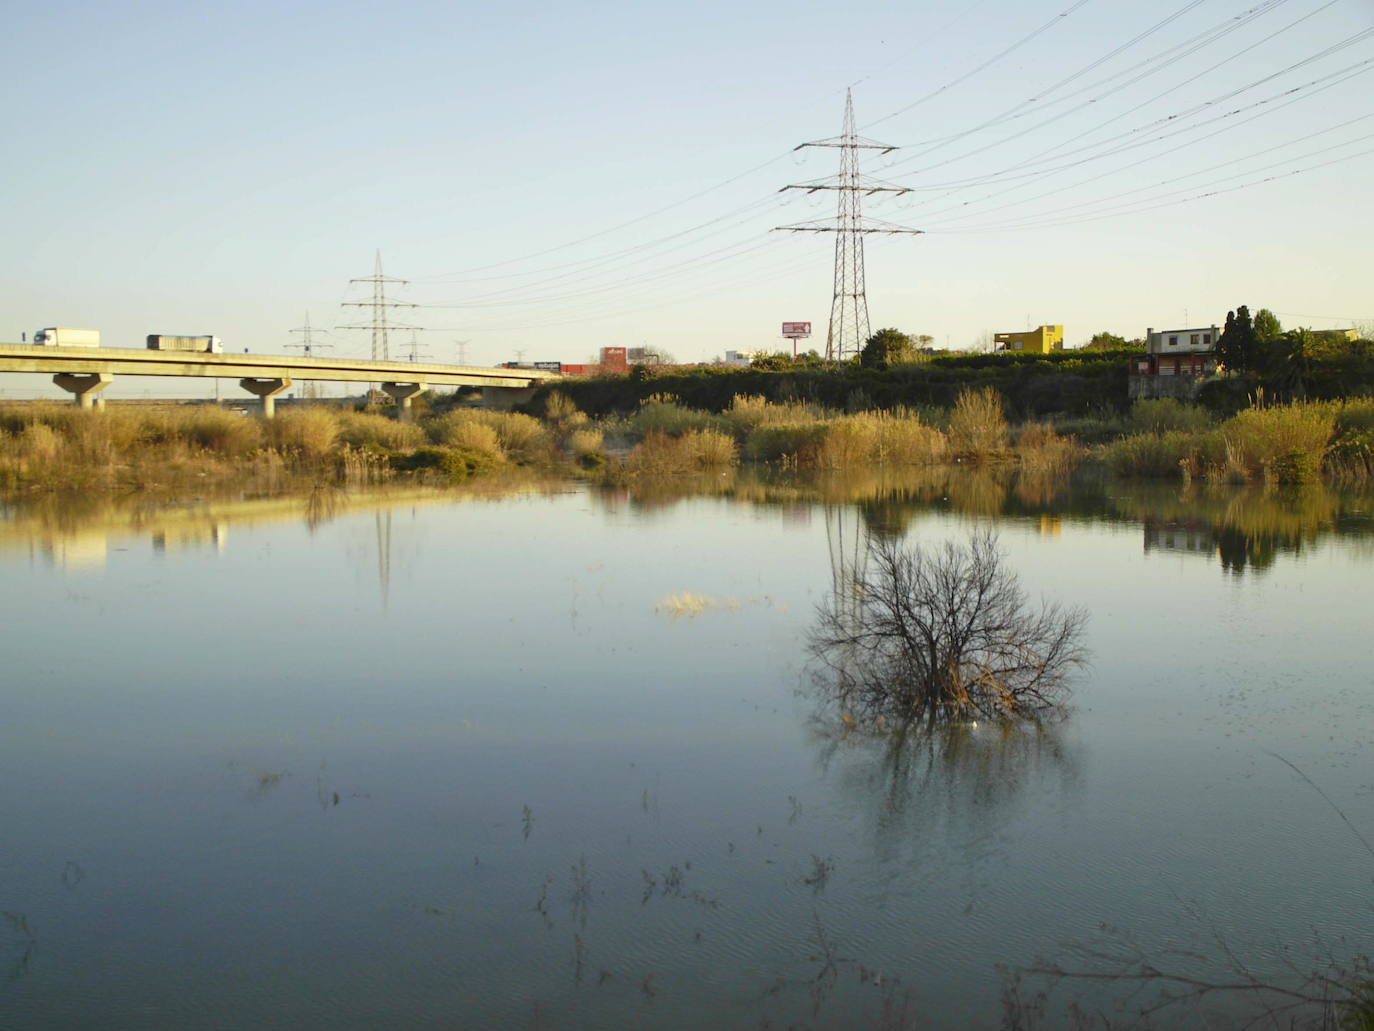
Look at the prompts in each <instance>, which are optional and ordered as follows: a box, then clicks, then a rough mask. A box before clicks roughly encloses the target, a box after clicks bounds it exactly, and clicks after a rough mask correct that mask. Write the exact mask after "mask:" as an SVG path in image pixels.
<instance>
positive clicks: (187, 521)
mask: <svg viewBox="0 0 1374 1031" xmlns="http://www.w3.org/2000/svg"><path fill="white" fill-rule="evenodd" d="M569 489H570V484H569V482H568V481H567V480H566V479H547V478H539V477H538V476H536V475H534V474H532V473H528V472H522V471H517V472H516V473H513V474H512V475H509V476H505V475H503V476H493V477H488V478H483V479H479V480H476V481H473V482H471V483H469V484H464V485H462V486H461V487H459V488H450V489H448V490H438V489H418V490H417V489H409V488H407V489H396V490H382V491H369V492H348V491H344V490H339V489H336V488H332V487H329V488H316V489H313V490H311V491H310V492H308V493H306V494H288V495H277V496H271V497H257V498H244V497H242V495H238V496H234V495H225V496H212V497H192V498H182V499H180V500H179V501H176V502H169V501H167V500H166V499H160V500H156V501H155V500H149V499H147V498H143V497H136V498H129V497H115V496H111V495H101V494H85V495H80V494H78V495H68V494H46V495H33V496H24V497H17V498H16V497H12V498H7V499H3V500H0V550H4V549H13V548H18V549H23V550H27V551H29V552H30V553H35V554H41V555H43V556H44V557H45V558H46V559H47V560H48V561H50V562H51V563H52V564H54V565H56V566H58V567H59V568H64V569H71V570H80V569H98V568H103V567H104V564H105V561H106V555H107V553H108V552H110V551H113V550H117V549H118V548H119V547H121V546H122V543H123V541H124V540H126V539H127V538H129V537H131V536H142V537H145V538H147V539H149V540H150V541H151V542H152V544H153V546H154V547H155V548H156V549H157V550H171V549H173V548H200V547H210V548H213V549H214V550H216V551H220V552H223V551H224V550H225V547H226V542H227V539H228V532H229V528H230V525H231V524H254V523H260V522H276V521H290V520H301V519H304V521H305V523H306V525H307V526H310V527H311V528H315V527H318V526H320V525H322V524H324V523H326V522H329V521H330V520H333V519H335V518H337V517H338V516H339V515H341V514H342V513H344V512H347V511H358V510H360V509H363V510H367V509H377V510H382V509H385V508H388V507H391V506H393V505H395V504H398V503H411V502H418V501H422V500H428V501H435V502H453V501H461V500H467V499H471V498H479V497H499V496H503V495H509V494H512V493H539V494H545V495H549V494H557V493H563V492H566V491H568V490H569ZM572 489H576V488H575V487H573V488H572ZM591 491H592V493H593V496H594V497H595V498H596V499H597V500H598V502H599V504H601V505H602V506H604V507H605V508H607V509H608V510H612V511H614V510H618V509H619V508H621V507H624V506H629V507H630V508H632V509H634V510H635V511H636V512H638V513H643V512H644V511H649V510H666V509H668V508H670V507H671V506H674V505H676V504H679V503H681V502H683V501H685V500H687V499H689V498H700V497H722V498H728V499H731V500H734V501H740V502H745V503H750V504H757V505H761V506H765V507H772V508H776V509H778V510H779V511H780V513H781V514H782V517H783V518H784V519H785V520H786V521H787V522H789V523H794V524H805V523H806V522H808V521H809V520H810V519H811V518H812V515H813V512H814V509H815V506H816V505H817V504H818V503H819V504H823V505H825V506H829V507H830V508H831V509H836V507H837V506H855V507H856V508H857V511H858V513H859V517H860V518H861V519H862V521H863V526H864V527H865V528H866V529H867V531H868V532H869V533H870V534H873V535H874V536H877V537H882V538H899V537H902V536H904V535H905V534H906V532H907V530H908V529H909V527H910V525H911V523H912V522H913V521H914V520H915V519H916V518H918V517H919V516H921V515H922V514H924V513H930V512H932V511H935V512H946V511H953V512H955V513H957V514H959V515H962V516H968V517H971V518H976V519H987V518H992V519H1032V520H1035V521H1036V522H1038V523H1039V524H1040V526H1041V530H1042V532H1044V533H1047V534H1051V535H1057V534H1058V532H1059V531H1060V529H1061V528H1062V525H1063V522H1062V521H1063V520H1066V519H1069V520H1073V519H1079V520H1082V519H1087V520H1096V521H1109V522H1130V523H1135V524H1137V525H1139V526H1141V527H1142V531H1143V541H1144V549H1145V551H1146V552H1147V553H1154V552H1173V551H1177V552H1180V553H1184V554H1195V555H1200V556H1215V557H1216V559H1217V561H1218V564H1219V565H1220V566H1221V567H1222V568H1223V569H1225V570H1227V571H1230V572H1232V573H1237V574H1239V573H1243V572H1246V571H1261V570H1265V569H1268V568H1269V567H1270V566H1272V565H1273V564H1274V562H1276V561H1277V560H1278V558H1279V557H1281V556H1284V555H1294V556H1296V555H1299V554H1301V553H1302V551H1303V549H1304V548H1305V547H1307V546H1309V545H1311V544H1313V543H1314V542H1316V541H1317V540H1318V539H1320V538H1322V537H1325V536H1328V535H1332V534H1335V535H1340V536H1343V537H1366V538H1369V537H1371V535H1374V517H1371V510H1374V505H1372V504H1371V498H1370V493H1369V491H1367V490H1365V491H1363V492H1360V491H1350V490H1340V491H1338V490H1334V489H1331V488H1328V487H1326V486H1323V485H1320V484H1315V485H1309V486H1305V487H1301V488H1284V489H1271V488H1267V487H1264V486H1259V485H1246V486H1233V485H1225V484H1215V485H1213V484H1208V485H1191V486H1180V485H1175V484H1158V483H1149V484H1139V483H1134V484H1132V483H1117V482H1112V481H1110V480H1106V479H1104V478H1102V477H1101V476H1096V475H1094V474H1092V473H1090V472H1084V473H1080V474H1079V475H1077V476H1076V477H1074V478H1073V479H1072V481H1070V480H1069V479H1068V478H1066V477H1064V476H1062V475H1054V474H1041V473H1036V472H1034V471H1030V472H1027V471H1024V470H1020V469H1017V468H1016V467H1014V466H995V467H981V468H964V467H961V466H913V467H890V466H857V467H854V468H850V469H842V470H825V471H820V472H811V473H799V472H796V471H792V470H778V469H771V468H759V467H742V468H737V469H730V470H726V471H724V472H712V473H708V474H702V475H692V476H671V477H660V478H651V477H641V478H639V479H636V480H635V481H634V482H633V483H632V484H630V485H628V486H627V485H614V486H594V487H592V488H591ZM827 518H828V519H831V518H832V517H827ZM828 525H829V524H828ZM831 529H832V530H833V529H834V527H831ZM383 537H384V528H381V527H379V528H378V539H379V540H381V539H382V538H383ZM853 539H854V538H853V537H852V536H850V535H848V533H847V531H846V536H845V540H844V546H846V547H848V546H849V545H850V544H851V543H852V541H853ZM385 564H386V563H385V558H383V559H382V562H381V565H382V567H384V566H385ZM382 579H385V574H384V573H383V575H382ZM385 589H386V588H385V585H383V590H384V591H385Z"/></svg>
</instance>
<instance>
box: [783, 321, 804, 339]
mask: <svg viewBox="0 0 1374 1031" xmlns="http://www.w3.org/2000/svg"><path fill="white" fill-rule="evenodd" d="M782 335H783V336H785V337H787V338H788V339H789V340H804V339H805V338H806V337H809V336H810V335H811V323H809V322H784V323H783V324H782Z"/></svg>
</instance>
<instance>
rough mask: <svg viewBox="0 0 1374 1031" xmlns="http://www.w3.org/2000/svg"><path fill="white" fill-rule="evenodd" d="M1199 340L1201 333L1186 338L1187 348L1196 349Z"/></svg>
mask: <svg viewBox="0 0 1374 1031" xmlns="http://www.w3.org/2000/svg"><path fill="white" fill-rule="evenodd" d="M1201 339H1202V334H1201V333H1194V334H1193V335H1192V336H1191V337H1189V338H1188V344H1189V346H1192V347H1196V346H1197V345H1198V342H1199V341H1200V340H1201Z"/></svg>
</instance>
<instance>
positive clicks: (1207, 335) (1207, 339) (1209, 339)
mask: <svg viewBox="0 0 1374 1031" xmlns="http://www.w3.org/2000/svg"><path fill="white" fill-rule="evenodd" d="M1202 342H1203V343H1204V344H1210V343H1211V342H1212V334H1211V333H1203V334H1202Z"/></svg>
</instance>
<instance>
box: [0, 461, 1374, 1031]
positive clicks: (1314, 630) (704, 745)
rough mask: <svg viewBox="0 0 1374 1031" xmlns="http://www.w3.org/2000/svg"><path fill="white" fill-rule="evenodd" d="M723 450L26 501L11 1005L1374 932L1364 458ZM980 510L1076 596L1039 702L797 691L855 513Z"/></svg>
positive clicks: (468, 1022)
mask: <svg viewBox="0 0 1374 1031" xmlns="http://www.w3.org/2000/svg"><path fill="white" fill-rule="evenodd" d="M709 488H710V492H708V493H706V494H699V493H685V494H684V493H683V492H678V491H674V490H673V489H671V488H668V489H663V490H659V491H658V492H654V491H639V492H609V493H600V492H596V491H592V490H589V489H586V488H580V487H575V486H569V485H558V486H555V487H552V488H550V489H546V490H540V491H531V492H525V493H518V494H514V495H504V496H503V495H500V494H499V493H493V494H492V495H490V496H471V497H462V496H451V495H450V496H447V497H443V496H440V497H432V496H412V497H403V496H392V497H386V498H380V499H375V500H367V499H353V500H351V501H350V500H348V499H343V500H342V501H340V500H339V499H335V498H327V499H324V502H323V503H322V502H321V499H320V498H316V499H315V501H314V502H313V503H312V504H310V505H307V504H306V503H305V502H303V501H301V500H299V499H293V500H285V501H281V502H252V503H246V502H245V503H225V504H215V505H211V504H208V503H206V504H201V505H199V506H196V507H194V508H192V509H191V510H189V511H179V512H173V513H166V512H160V511H157V510H151V509H148V508H144V509H142V510H131V509H129V508H128V507H122V506H114V505H110V506H103V507H102V506H99V505H94V506H91V510H89V511H78V510H75V509H72V508H69V507H63V506H59V507H57V508H53V507H48V508H45V509H40V510H32V509H22V508H15V509H11V510H9V512H8V519H7V521H6V522H4V523H3V524H0V576H3V582H4V584H5V585H6V590H5V591H4V592H3V595H2V596H0V626H3V627H4V628H5V629H4V630H3V632H0V633H2V635H3V636H0V641H3V646H4V656H5V677H4V680H3V684H2V685H0V709H2V710H3V712H4V720H3V723H0V820H2V821H3V828H4V836H3V839H0V841H2V842H3V843H2V844H0V911H3V913H4V914H5V915H4V917H3V918H0V1026H3V1027H5V1028H14V1029H24V1028H39V1027H41V1028H45V1029H48V1028H88V1027H93V1026H110V1027H115V1026H117V1027H121V1028H167V1027H178V1028H223V1027H300V1026H317V1027H330V1028H374V1027H382V1026H392V1027H435V1026H438V1027H450V1026H451V1027H473V1028H516V1027H532V1028H533V1027H550V1028H552V1027H597V1028H623V1027H652V1028H699V1027H706V1026H720V1027H739V1028H753V1027H759V1026H768V1025H767V1023H766V1022H768V1021H771V1022H772V1023H773V1024H774V1025H775V1026H786V1025H787V1023H788V1022H793V1023H796V1024H799V1025H802V1026H808V1027H846V1026H906V1025H903V1024H901V1023H900V1020H899V1016H900V1015H901V1013H902V1012H903V1010H902V1007H904V1006H905V1007H907V1008H906V1010H905V1012H906V1013H907V1014H908V1015H910V1016H919V1018H920V1020H921V1023H920V1025H919V1026H922V1027H925V1026H934V1027H948V1028H955V1027H967V1026H983V1027H996V1026H998V1024H999V1021H1000V1019H1001V1015H1002V1008H1001V1003H1000V998H999V997H1000V994H1001V992H1002V989H1003V986H1004V984H1005V979H1006V976H1007V975H1006V973H1005V970H1014V969H1016V968H1018V967H1024V966H1027V965H1030V964H1033V963H1035V962H1036V961H1037V959H1048V960H1050V961H1058V962H1066V963H1068V962H1070V961H1077V960H1078V959H1079V956H1078V955H1077V951H1076V950H1078V949H1079V948H1081V947H1082V946H1085V945H1089V944H1092V943H1102V942H1104V941H1105V942H1106V943H1107V944H1108V946H1109V947H1111V948H1114V949H1119V948H1121V943H1122V942H1123V941H1126V940H1129V941H1133V942H1136V943H1139V947H1140V948H1141V949H1143V950H1146V951H1148V952H1149V953H1150V954H1151V955H1154V956H1156V957H1167V956H1168V951H1167V950H1169V949H1175V948H1181V947H1185V946H1187V947H1194V946H1196V947H1199V948H1202V949H1203V950H1204V951H1206V952H1208V953H1209V954H1211V955H1213V956H1214V957H1215V956H1217V955H1218V954H1219V953H1218V949H1219V946H1218V942H1224V943H1225V946H1226V947H1227V948H1230V949H1231V950H1233V951H1234V952H1235V953H1236V954H1237V955H1238V956H1240V957H1243V959H1244V960H1245V961H1246V962H1247V963H1252V964H1254V967H1255V969H1256V970H1258V971H1261V972H1272V973H1273V974H1274V976H1276V977H1279V976H1283V975H1284V971H1283V968H1282V959H1283V953H1282V950H1283V949H1285V948H1289V949H1290V950H1291V951H1290V953H1289V956H1290V958H1292V959H1294V961H1295V962H1297V963H1298V964H1300V965H1301V964H1304V963H1306V964H1307V965H1308V966H1311V965H1315V964H1316V963H1318V962H1319V960H1320V957H1319V956H1318V955H1317V954H1318V952H1319V949H1318V947H1317V946H1315V945H1314V940H1315V937H1316V936H1317V935H1319V936H1320V938H1321V940H1322V941H1323V942H1325V943H1326V945H1327V946H1328V947H1329V949H1330V952H1331V953H1332V954H1333V955H1335V956H1336V957H1337V958H1348V957H1350V956H1352V955H1354V954H1355V953H1358V952H1361V951H1370V950H1371V942H1370V931H1369V929H1370V927H1371V926H1374V921H1371V919H1370V905H1369V898H1370V883H1371V880H1374V856H1372V855H1371V854H1370V853H1369V852H1368V851H1367V850H1366V849H1365V847H1364V846H1363V845H1362V844H1361V842H1360V840H1359V839H1358V837H1357V836H1356V834H1355V833H1354V832H1352V828H1351V827H1350V826H1348V825H1347V824H1346V823H1345V822H1344V820H1343V819H1342V816H1341V815H1340V814H1339V813H1337V811H1336V809H1335V807H1339V808H1340V810H1341V811H1342V812H1343V813H1344V814H1345V816H1346V817H1348V818H1349V820H1350V821H1351V823H1353V825H1354V828H1355V830H1356V831H1359V832H1362V833H1363V834H1364V836H1365V837H1367V838H1371V839H1374V764H1371V762H1370V754H1371V741H1374V700H1372V699H1371V691H1372V690H1374V675H1372V674H1374V656H1372V655H1371V650H1370V648H1369V644H1368V631H1369V611H1370V609H1369V603H1368V597H1369V594H1368V584H1369V582H1370V574H1371V570H1372V569H1374V547H1371V540H1374V538H1371V537H1370V536H1369V534H1370V531H1371V529H1374V522H1372V521H1371V516H1370V513H1371V506H1370V504H1369V501H1368V499H1367V498H1362V497H1351V496H1341V495H1336V494H1332V493H1329V492H1321V491H1317V492H1307V493H1305V494H1302V495H1278V496H1276V495H1266V494H1264V493H1263V492H1260V491H1256V490H1249V491H1235V490H1230V489H1226V490H1220V489H1218V490H1213V491H1197V492H1193V493H1192V494H1187V493H1185V492H1181V491H1180V490H1178V489H1176V488H1152V489H1128V488H1122V487H1111V486H1104V485H1100V484H1099V485H1096V486H1093V485H1089V486H1087V487H1085V488H1083V489H1080V490H1078V491H1074V492H1060V493H1059V494H1058V495H1057V496H1055V497H1054V498H1053V499H1050V498H1049V496H1048V495H1049V493H1051V492H1047V491H1044V490H1040V491H1036V490H1033V489H1029V487H1028V485H1023V489H1020V490H1017V489H1015V488H1014V487H1013V485H1009V484H1004V483H998V482H992V483H991V484H990V483H989V482H986V481H980V480H977V479H974V480H969V479H967V478H965V479H963V480H960V481H958V482H956V481H949V482H945V481H943V480H929V479H927V480H923V481H921V482H918V483H914V484H912V483H908V484H900V483H898V484H893V483H885V482H884V483H876V484H875V483H874V482H869V481H864V482H861V483H858V484H855V483H852V482H850V483H842V484H834V483H832V484H822V485H819V486H814V487H813V486H802V487H798V486H797V485H792V484H788V483H776V482H762V483H755V482H744V481H735V480H733V479H730V480H727V482H725V483H712V484H710V485H709ZM307 516H308V518H307ZM985 525H986V526H992V527H993V528H994V529H995V530H996V531H997V533H998V535H999V539H1000V543H1001V546H1002V547H1003V549H1004V550H1005V552H1006V554H1007V558H1008V561H1009V562H1010V564H1011V566H1012V567H1013V568H1014V569H1015V570H1016V571H1017V572H1018V574H1019V575H1020V577H1021V580H1022V583H1023V586H1025V587H1026V588H1027V590H1028V591H1029V592H1030V593H1031V594H1032V595H1039V594H1041V593H1044V594H1047V595H1049V596H1051V597H1054V598H1058V599H1060V600H1063V601H1065V602H1068V603H1071V604H1076V605H1081V606H1083V607H1085V608H1086V609H1087V610H1088V611H1089V612H1090V623H1089V627H1088V636H1087V642H1086V643H1087V644H1088V646H1089V648H1090V649H1091V651H1092V655H1093V660H1092V665H1091V668H1090V669H1089V670H1088V671H1087V672H1086V673H1085V674H1084V675H1082V676H1081V677H1080V678H1078V680H1077V681H1076V683H1075V694H1074V699H1073V708H1072V710H1071V712H1070V714H1069V716H1068V718H1067V719H1066V720H1064V721H1063V722H1061V723H1058V724H1056V725H1053V726H1051V727H1048V728H1046V729H1045V730H1043V731H1042V732H1040V733H1038V734H1031V733H1012V734H1008V733H1005V732H1003V731H1001V730H999V729H998V728H995V727H988V726H986V725H985V726H983V727H979V728H977V729H974V728H971V727H964V728H960V729H958V730H957V731H955V732H954V733H953V735H952V736H941V737H939V738H937V739H936V740H934V741H930V742H927V743H925V744H924V745H913V746H912V747H910V748H909V749H907V750H906V751H905V752H904V753H902V754H901V755H899V756H898V757H897V758H896V759H895V760H894V759H893V758H892V757H891V756H889V755H888V754H887V752H886V751H885V749H884V748H883V747H882V746H881V745H880V744H878V743H875V742H872V741H867V740H863V739H859V738H855V737H851V738H848V739H844V738H841V737H839V736H838V735H837V734H836V733H835V728H834V727H830V726H827V725H825V724H824V723H818V722H817V721H816V720H815V719H814V716H815V712H816V705H815V700H814V695H813V694H812V693H811V690H810V685H811V683H812V680H811V678H810V676H809V675H808V672H807V669H806V656H805V645H806V639H807V631H808V629H809V628H810V627H811V626H812V624H813V622H814V620H815V615H816V610H817V606H819V605H822V604H825V603H826V602H827V599H828V597H829V593H830V591H831V588H832V584H833V583H834V575H835V572H836V568H837V566H838V567H840V568H841V569H843V568H845V567H847V566H849V565H852V564H853V562H855V561H857V560H860V559H861V556H862V550H861V548H858V547H857V545H858V543H859V542H860V541H861V539H862V531H863V530H864V529H865V528H870V527H876V528H879V529H882V530H884V531H886V532H888V533H898V534H902V535H904V537H905V539H906V540H907V541H908V542H909V543H922V544H930V543H935V542H940V541H944V540H947V539H955V540H959V539H964V538H965V537H966V536H967V534H968V532H969V531H970V529H971V528H972V527H974V526H985ZM689 595H690V597H688V596H689ZM1279 757H1282V758H1279ZM1283 760H1287V761H1288V762H1289V763H1292V764H1293V765H1295V766H1297V767H1298V768H1299V769H1301V770H1302V771H1303V772H1305V773H1306V774H1307V775H1308V776H1309V777H1310V778H1311V780H1312V781H1313V782H1315V784H1316V785H1318V786H1319V787H1320V788H1321V790H1322V791H1323V792H1325V794H1326V796H1328V797H1329V800H1330V802H1329V803H1328V801H1327V800H1325V799H1323V797H1322V795H1321V794H1319V793H1318V792H1317V791H1316V790H1315V789H1314V787H1313V786H1312V784H1309V783H1307V782H1306V781H1304V780H1303V779H1302V778H1301V777H1299V776H1298V775H1297V774H1296V773H1295V772H1294V770H1293V769H1292V768H1290V767H1289V766H1288V765H1287V764H1286V763H1285V762H1284V761H1283ZM1104 925H1107V926H1109V927H1112V928H1117V929H1119V931H1117V932H1112V933H1111V934H1109V935H1108V936H1107V937H1106V938H1104V937H1103V931H1102V928H1103V926H1104ZM999 965H1000V966H999ZM1079 965H1081V964H1079ZM1173 966H1174V968H1176V969H1181V970H1188V971H1195V970H1197V969H1200V967H1199V961H1192V960H1189V961H1186V962H1185V961H1183V960H1179V961H1177V962H1174V963H1173ZM1075 992H1082V993H1086V994H1089V995H1091V996H1092V997H1093V998H1095V999H1098V1000H1099V1001H1104V1004H1106V1005H1108V1006H1111V1005H1114V1004H1115V1003H1117V1002H1119V1001H1120V1000H1121V999H1122V998H1124V996H1125V992H1114V991H1113V990H1111V989H1110V988H1108V989H1106V990H1101V989H1097V988H1092V989H1089V988H1086V987H1081V986H1079V987H1074V986H1069V987H1068V993H1069V995H1068V997H1072V996H1073V994H1074V993H1075ZM1093 993H1096V994H1093ZM885 1014H886V1019H887V1020H888V1023H887V1024H884V1023H883V1020H884V1019H885V1016H884V1015H885ZM911 1026H915V1022H914V1021H913V1023H912V1025H911Z"/></svg>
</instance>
